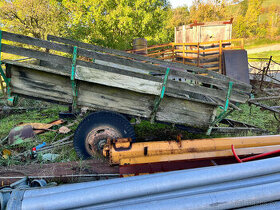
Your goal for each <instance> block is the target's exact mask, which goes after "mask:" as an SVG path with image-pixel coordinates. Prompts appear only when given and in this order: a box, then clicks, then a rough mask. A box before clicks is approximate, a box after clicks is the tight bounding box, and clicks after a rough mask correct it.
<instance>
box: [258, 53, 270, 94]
mask: <svg viewBox="0 0 280 210" xmlns="http://www.w3.org/2000/svg"><path fill="white" fill-rule="evenodd" d="M271 60H272V56H270V58H269V61H268V64H267V66H266V68H265V67H264V68H263V73H262V79H261V84H260V90H262V86H263V80H264V76H266V75H267V72H268V69H269V66H270V63H271Z"/></svg>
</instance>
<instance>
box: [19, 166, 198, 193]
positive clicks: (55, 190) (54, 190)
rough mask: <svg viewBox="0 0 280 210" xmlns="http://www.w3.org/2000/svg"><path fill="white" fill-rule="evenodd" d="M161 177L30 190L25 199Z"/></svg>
mask: <svg viewBox="0 0 280 210" xmlns="http://www.w3.org/2000/svg"><path fill="white" fill-rule="evenodd" d="M192 170H199V169H189V170H188V171H192ZM173 173H176V171H171V172H166V173H165V174H173ZM159 176H161V174H160V173H157V174H149V175H142V176H132V177H126V178H115V179H109V180H100V181H91V182H82V183H75V184H64V185H60V186H56V187H45V188H39V189H32V190H31V189H30V190H26V192H25V193H24V198H31V197H38V196H44V195H51V194H55V193H63V192H67V191H72V190H80V189H84V188H94V187H98V186H103V185H111V184H115V183H120V182H127V181H134V180H142V179H146V178H147V177H149V178H152V177H159Z"/></svg>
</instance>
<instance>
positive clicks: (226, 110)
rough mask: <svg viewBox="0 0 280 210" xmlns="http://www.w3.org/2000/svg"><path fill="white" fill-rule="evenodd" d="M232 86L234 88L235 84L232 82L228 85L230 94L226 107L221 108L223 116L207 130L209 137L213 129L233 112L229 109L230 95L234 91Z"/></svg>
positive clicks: (228, 93) (228, 94)
mask: <svg viewBox="0 0 280 210" xmlns="http://www.w3.org/2000/svg"><path fill="white" fill-rule="evenodd" d="M232 86H233V82H232V81H230V82H229V84H228V92H227V96H226V102H225V106H224V107H222V106H220V108H221V109H222V110H223V111H222V113H221V114H219V116H218V117H216V118H215V120H214V121H213V122H212V123H211V124H210V126H209V129H208V130H207V133H206V134H207V135H210V134H211V132H212V129H213V126H215V125H216V124H217V123H219V122H221V121H222V120H223V119H225V118H226V117H227V116H228V115H229V114H230V113H231V112H232V111H233V110H229V111H228V107H229V100H230V95H231V91H232Z"/></svg>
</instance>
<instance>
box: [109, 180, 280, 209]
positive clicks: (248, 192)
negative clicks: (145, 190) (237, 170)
mask: <svg viewBox="0 0 280 210" xmlns="http://www.w3.org/2000/svg"><path fill="white" fill-rule="evenodd" d="M279 198H280V182H273V183H269V184H264V185H257V186H252V187H246V188H238V189H233V190H226V191H219V192H213V193H205V194H199V195H193V196H182V197H172V198H169V199H159V200H156V201H151V202H145V203H138V204H137V203H136V204H132V205H124V206H119V207H114V208H107V209H114V210H116V209H122V210H126V209H128V210H130V209H134V210H137V209H149V210H153V209H161V210H164V209H166V210H169V209H192V210H204V209H208V210H211V209H213V210H216V209H234V208H239V207H244V206H251V205H258V204H262V203H267V202H271V201H275V200H279Z"/></svg>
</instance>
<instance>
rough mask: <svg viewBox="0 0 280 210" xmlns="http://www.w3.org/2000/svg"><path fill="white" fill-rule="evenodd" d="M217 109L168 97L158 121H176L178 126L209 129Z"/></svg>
mask: <svg viewBox="0 0 280 210" xmlns="http://www.w3.org/2000/svg"><path fill="white" fill-rule="evenodd" d="M176 106H178V107H180V109H178V108H177V107H176ZM215 108H216V107H215V106H209V105H206V104H201V103H197V102H193V101H186V100H181V99H170V98H168V97H167V98H164V100H163V101H162V102H161V105H160V109H159V111H158V112H157V115H156V119H157V120H159V121H166V120H168V121H176V123H177V124H184V125H187V126H192V127H198V128H201V129H207V128H208V126H209V124H210V122H211V119H212V116H213V114H215Z"/></svg>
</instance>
